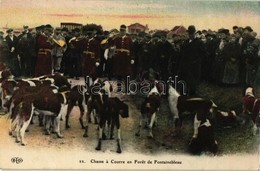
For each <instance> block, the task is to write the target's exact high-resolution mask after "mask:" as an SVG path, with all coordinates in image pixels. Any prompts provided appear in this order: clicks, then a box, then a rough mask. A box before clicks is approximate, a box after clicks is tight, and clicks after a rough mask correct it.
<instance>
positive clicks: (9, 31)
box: [6, 28, 14, 33]
mask: <svg viewBox="0 0 260 171" xmlns="http://www.w3.org/2000/svg"><path fill="white" fill-rule="evenodd" d="M12 31H14V30H13V29H11V28H9V29H8V30H6V33H11V32H12Z"/></svg>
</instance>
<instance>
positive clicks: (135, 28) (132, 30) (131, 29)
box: [127, 23, 149, 34]
mask: <svg viewBox="0 0 260 171" xmlns="http://www.w3.org/2000/svg"><path fill="white" fill-rule="evenodd" d="M127 28H128V33H129V34H138V33H139V32H146V33H147V32H148V31H149V28H148V25H147V24H146V25H145V26H144V25H142V24H139V23H134V24H131V25H129V26H128V27H127Z"/></svg>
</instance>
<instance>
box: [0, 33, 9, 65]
mask: <svg viewBox="0 0 260 171" xmlns="http://www.w3.org/2000/svg"><path fill="white" fill-rule="evenodd" d="M8 54H9V47H8V44H7V42H6V40H5V39H4V32H2V31H0V64H6V59H7V57H8Z"/></svg>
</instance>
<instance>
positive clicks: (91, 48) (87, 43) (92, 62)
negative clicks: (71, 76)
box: [82, 30, 101, 81]
mask: <svg viewBox="0 0 260 171" xmlns="http://www.w3.org/2000/svg"><path fill="white" fill-rule="evenodd" d="M96 33H97V31H96V30H88V31H87V37H86V38H85V39H84V41H83V58H82V74H83V76H84V77H86V76H89V77H90V78H92V80H93V81H94V80H95V79H96V78H97V67H98V66H99V65H100V55H101V54H100V53H101V49H100V48H101V46H100V41H99V40H97V38H96V37H95V36H96Z"/></svg>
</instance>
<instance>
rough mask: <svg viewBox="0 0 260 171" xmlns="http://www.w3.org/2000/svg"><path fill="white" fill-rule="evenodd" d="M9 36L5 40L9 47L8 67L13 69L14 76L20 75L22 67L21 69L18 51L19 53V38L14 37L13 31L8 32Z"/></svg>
mask: <svg viewBox="0 0 260 171" xmlns="http://www.w3.org/2000/svg"><path fill="white" fill-rule="evenodd" d="M6 33H7V36H6V37H5V40H6V42H7V44H8V47H9V55H8V57H7V65H8V67H9V68H10V69H11V72H12V73H13V74H14V76H19V75H20V67H19V61H18V56H17V55H18V51H17V44H18V38H17V37H16V36H15V35H14V33H13V29H11V28H10V29H8V30H7V31H6Z"/></svg>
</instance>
